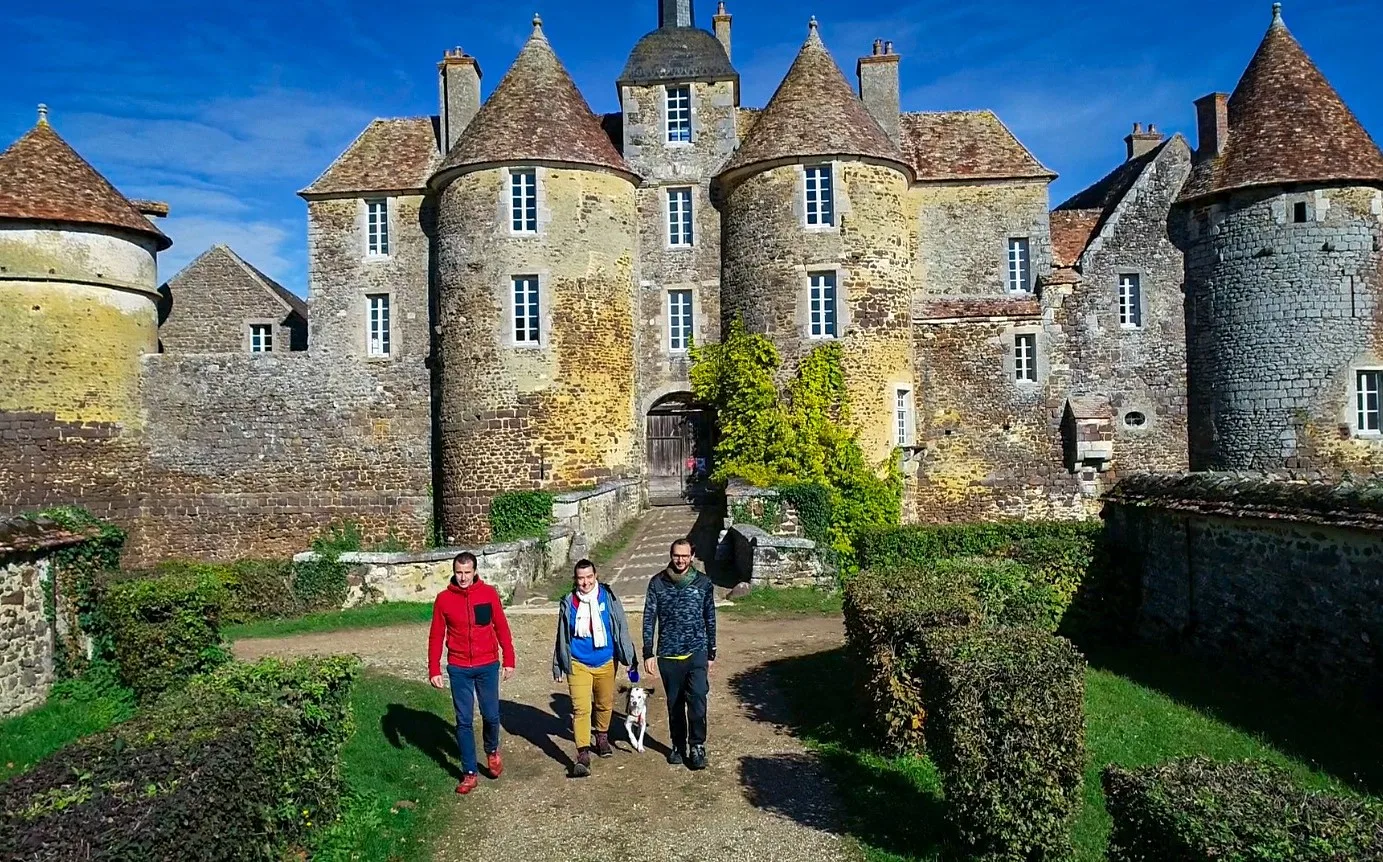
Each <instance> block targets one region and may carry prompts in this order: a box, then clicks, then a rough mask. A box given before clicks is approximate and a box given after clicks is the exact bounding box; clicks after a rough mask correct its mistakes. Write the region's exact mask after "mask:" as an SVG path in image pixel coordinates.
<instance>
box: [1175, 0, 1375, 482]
mask: <svg viewBox="0 0 1383 862" xmlns="http://www.w3.org/2000/svg"><path fill="white" fill-rule="evenodd" d="M1196 107H1197V112H1198V126H1199V137H1200V141H1199V146H1198V149H1197V151H1196V154H1195V159H1194V167H1193V169H1192V173H1191V176H1190V179H1189V180H1188V181H1187V184H1186V187H1185V189H1184V190H1183V192H1182V194H1181V198H1180V201H1179V204H1180V206H1179V210H1178V212H1179V215H1178V216H1176V218H1177V220H1178V221H1179V222H1180V223H1179V224H1177V225H1176V228H1177V230H1178V231H1179V232H1180V234H1181V238H1180V244H1181V245H1182V247H1183V250H1184V251H1185V261H1186V264H1185V265H1186V288H1185V289H1186V304H1187V321H1186V324H1187V340H1188V396H1189V419H1190V438H1191V439H1190V445H1191V452H1190V455H1191V466H1192V469H1195V470H1268V471H1274V470H1286V469H1304V470H1312V471H1321V472H1325V473H1330V474H1338V473H1340V472H1343V471H1346V470H1349V471H1354V472H1359V471H1364V472H1367V471H1369V470H1373V469H1378V468H1380V467H1383V423H1381V422H1380V409H1379V408H1380V404H1379V401H1380V398H1383V392H1380V388H1383V387H1381V386H1380V384H1383V272H1381V270H1380V264H1383V256H1380V253H1379V245H1380V237H1383V153H1380V151H1379V148H1378V146H1377V144H1375V143H1374V141H1373V139H1372V138H1370V137H1369V134H1368V133H1367V132H1366V131H1365V130H1364V128H1363V127H1362V126H1361V125H1360V124H1359V121H1358V120H1357V119H1356V118H1355V116H1354V115H1353V114H1352V113H1351V112H1350V110H1349V108H1347V107H1346V106H1345V104H1344V102H1343V101H1342V100H1341V99H1340V96H1339V95H1338V94H1337V93H1336V92H1335V90H1334V88H1333V87H1332V86H1331V85H1330V83H1329V82H1328V81H1327V80H1326V79H1325V77H1324V76H1323V75H1322V74H1321V72H1320V70H1319V69H1317V68H1316V66H1315V64H1314V63H1312V62H1311V60H1310V58H1309V57H1308V56H1307V55H1306V52H1305V51H1304V50H1302V47H1301V46H1300V45H1299V44H1298V43H1297V41H1296V39H1294V38H1293V37H1292V35H1291V34H1290V33H1289V32H1288V30H1287V27H1286V26H1285V24H1284V23H1283V21H1282V15H1281V7H1280V4H1275V6H1274V10H1273V20H1272V24H1271V26H1270V27H1269V29H1268V33H1267V35H1266V36H1265V37H1264V39H1263V42H1262V44H1261V45H1260V46H1259V48H1258V52H1257V54H1255V56H1254V58H1253V60H1252V62H1250V63H1249V66H1248V68H1247V70H1246V71H1245V72H1244V75H1243V78H1242V79H1241V80H1240V81H1239V85H1238V86H1237V87H1236V88H1235V91H1234V94H1233V95H1232V96H1230V97H1228V98H1226V97H1225V96H1224V95H1222V94H1218V93H1217V94H1212V95H1210V96H1206V97H1205V98H1203V99H1201V100H1200V101H1198V102H1197V103H1196Z"/></svg>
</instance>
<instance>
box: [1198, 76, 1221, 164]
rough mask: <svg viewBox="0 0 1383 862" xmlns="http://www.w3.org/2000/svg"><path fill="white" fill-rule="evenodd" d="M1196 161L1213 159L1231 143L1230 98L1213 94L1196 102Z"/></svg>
mask: <svg viewBox="0 0 1383 862" xmlns="http://www.w3.org/2000/svg"><path fill="white" fill-rule="evenodd" d="M1196 138H1197V140H1196V161H1197V162H1203V161H1205V160H1206V159H1213V158H1215V157H1216V156H1219V155H1221V154H1223V153H1224V151H1225V144H1227V143H1229V96H1227V95H1225V94H1224V93H1211V94H1210V95H1208V96H1203V97H1201V98H1199V99H1197V100H1196Z"/></svg>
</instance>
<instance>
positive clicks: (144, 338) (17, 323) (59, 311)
mask: <svg viewBox="0 0 1383 862" xmlns="http://www.w3.org/2000/svg"><path fill="white" fill-rule="evenodd" d="M141 206H142V207H143V208H144V209H145V210H147V211H150V212H152V211H155V210H157V209H159V206H158V205H155V204H153V203H146V204H142V205H141ZM164 211H165V212H166V210H164ZM171 244H172V243H171V241H170V240H169V239H168V237H167V236H165V235H164V234H163V232H162V231H160V230H159V229H158V228H157V227H155V226H154V225H153V224H152V223H151V222H150V221H149V220H148V219H147V218H146V217H145V215H144V212H142V211H141V209H140V206H136V205H135V204H134V203H131V202H130V201H129V200H128V199H127V198H125V196H124V195H122V194H120V192H118V191H116V189H115V188H114V187H113V186H111V184H110V183H109V182H107V181H106V179H105V178H104V177H103V176H101V175H100V174H99V173H98V172H97V171H96V170H95V169H94V168H93V167H92V166H91V165H90V164H88V163H87V162H86V161H85V160H84V159H83V158H82V157H81V156H79V155H77V153H76V152H75V151H73V149H72V148H71V147H70V146H68V144H67V142H66V141H64V140H63V139H62V138H61V137H60V136H59V135H58V133H57V132H56V131H54V130H53V127H52V126H51V125H49V123H48V119H47V111H46V109H45V108H43V107H42V106H40V108H39V119H38V124H37V125H35V126H34V127H33V128H32V129H30V130H29V131H28V132H27V133H26V134H25V135H24V136H23V137H21V138H20V139H19V140H18V141H16V142H15V143H14V144H13V145H11V146H10V147H9V148H8V149H7V150H5V151H4V152H3V153H0V344H4V345H5V350H4V351H3V352H0V431H2V432H4V433H2V434H0V440H3V443H0V447H3V448H0V487H3V488H5V489H6V491H5V498H6V499H5V500H4V503H3V505H6V506H11V507H14V508H15V509H19V510H23V509H28V508H34V507H38V506H43V505H50V504H56V503H79V504H83V505H87V506H88V507H89V508H91V509H92V510H93V511H96V512H97V513H98V514H103V515H106V516H116V517H120V516H122V515H128V514H129V509H130V507H131V506H132V505H133V504H131V503H130V501H129V496H128V495H129V489H130V486H131V484H132V483H133V482H134V481H135V480H136V477H137V475H138V464H137V463H135V462H134V459H135V458H136V457H137V447H136V446H135V443H134V441H135V439H136V438H137V436H138V434H139V432H140V430H141V426H142V419H141V414H140V402H139V380H140V358H141V357H142V356H143V355H144V354H146V353H153V352H155V351H157V349H158V312H157V299H158V293H157V286H158V274H157V263H156V257H157V254H158V252H160V251H162V250H163V249H166V248H168V247H169V246H170V245H171Z"/></svg>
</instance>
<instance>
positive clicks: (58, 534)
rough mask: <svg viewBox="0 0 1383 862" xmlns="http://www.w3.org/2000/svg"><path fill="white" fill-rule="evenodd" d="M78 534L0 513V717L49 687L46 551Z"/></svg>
mask: <svg viewBox="0 0 1383 862" xmlns="http://www.w3.org/2000/svg"><path fill="white" fill-rule="evenodd" d="M82 539H83V537H82V536H78V535H74V534H72V533H68V532H66V531H65V530H62V529H61V528H59V527H58V526H57V525H55V524H52V523H51V522H46V521H36V520H30V519H27V518H10V519H5V518H0V718H5V717H8V716H11V715H17V714H19V713H21V712H25V711H27V710H30V709H33V708H34V707H36V706H39V705H41V704H42V703H43V702H44V701H46V700H47V699H48V692H49V691H50V690H51V689H52V687H53V681H54V668H53V650H54V623H53V621H52V620H50V619H49V617H48V613H47V612H46V611H45V609H44V596H43V594H44V590H45V589H46V587H47V585H48V584H49V583H50V581H51V579H52V577H53V571H52V562H51V560H50V555H51V554H52V552H53V551H54V550H56V549H58V548H62V547H66V546H68V545H73V544H76V543H78V542H80V541H82Z"/></svg>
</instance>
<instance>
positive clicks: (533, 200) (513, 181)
mask: <svg viewBox="0 0 1383 862" xmlns="http://www.w3.org/2000/svg"><path fill="white" fill-rule="evenodd" d="M509 229H510V230H512V231H513V232H514V233H537V232H538V172H537V171H535V170H533V169H532V168H529V169H528V170H513V171H510V172H509Z"/></svg>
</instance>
